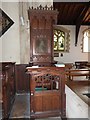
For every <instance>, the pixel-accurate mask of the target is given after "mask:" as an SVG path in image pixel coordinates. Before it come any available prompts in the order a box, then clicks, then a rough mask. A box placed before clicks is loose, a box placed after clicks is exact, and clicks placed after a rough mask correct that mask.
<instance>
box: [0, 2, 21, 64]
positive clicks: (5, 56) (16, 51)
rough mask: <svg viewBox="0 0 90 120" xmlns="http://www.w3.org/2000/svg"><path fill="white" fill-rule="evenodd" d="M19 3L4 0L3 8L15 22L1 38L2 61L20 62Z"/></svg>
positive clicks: (0, 59)
mask: <svg viewBox="0 0 90 120" xmlns="http://www.w3.org/2000/svg"><path fill="white" fill-rule="evenodd" d="M18 5H19V4H18V3H16V2H2V6H1V8H2V10H3V11H4V12H5V13H6V14H7V15H8V16H9V17H10V18H11V19H12V20H13V21H14V24H13V25H12V26H11V27H10V28H9V29H8V30H7V31H6V32H5V34H4V35H2V36H1V38H0V47H2V53H0V54H2V58H0V61H1V62H8V61H9V62H16V63H20V41H19V7H18Z"/></svg>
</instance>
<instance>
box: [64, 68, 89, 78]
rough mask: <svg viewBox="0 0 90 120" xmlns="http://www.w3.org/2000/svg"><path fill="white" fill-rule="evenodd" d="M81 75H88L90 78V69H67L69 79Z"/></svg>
mask: <svg viewBox="0 0 90 120" xmlns="http://www.w3.org/2000/svg"><path fill="white" fill-rule="evenodd" d="M80 76H86V77H88V78H89V79H90V69H69V70H67V71H66V77H67V79H69V80H73V78H74V77H80Z"/></svg>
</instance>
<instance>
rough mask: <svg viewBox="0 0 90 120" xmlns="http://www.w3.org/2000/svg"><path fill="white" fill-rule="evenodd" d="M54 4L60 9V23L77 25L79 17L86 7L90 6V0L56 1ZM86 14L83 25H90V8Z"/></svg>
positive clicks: (55, 7)
mask: <svg viewBox="0 0 90 120" xmlns="http://www.w3.org/2000/svg"><path fill="white" fill-rule="evenodd" d="M53 6H54V9H57V10H58V11H59V15H58V24H59V25H76V21H77V19H78V17H79V16H80V14H81V13H82V11H83V10H84V8H85V7H88V6H90V2H54V3H53ZM85 16H87V17H86V18H85V17H84V19H83V21H82V25H90V8H89V9H88V10H87V13H86V14H85Z"/></svg>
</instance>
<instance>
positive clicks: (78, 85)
mask: <svg viewBox="0 0 90 120" xmlns="http://www.w3.org/2000/svg"><path fill="white" fill-rule="evenodd" d="M66 85H67V86H68V87H69V88H70V89H71V90H72V91H74V92H75V93H76V94H77V95H78V96H79V97H80V98H81V99H82V100H83V101H84V102H85V103H87V104H88V105H89V106H90V98H88V97H87V96H86V95H84V94H86V93H90V91H89V88H90V81H70V80H69V81H67V82H66Z"/></svg>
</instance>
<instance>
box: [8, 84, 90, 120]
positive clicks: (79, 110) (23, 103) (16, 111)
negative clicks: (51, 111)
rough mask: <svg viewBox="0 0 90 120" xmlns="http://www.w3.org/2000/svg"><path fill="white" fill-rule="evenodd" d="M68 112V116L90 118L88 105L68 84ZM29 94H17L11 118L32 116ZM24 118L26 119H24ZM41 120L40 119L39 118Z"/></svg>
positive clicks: (48, 119)
mask: <svg viewBox="0 0 90 120" xmlns="http://www.w3.org/2000/svg"><path fill="white" fill-rule="evenodd" d="M65 90H66V114H67V118H68V120H69V118H85V120H88V119H87V118H88V115H89V113H88V109H90V108H89V107H88V105H87V104H86V103H85V102H84V101H83V100H82V99H80V98H79V97H78V96H77V95H76V94H75V93H74V92H73V91H72V90H71V89H70V88H69V87H67V86H66V89H65ZM29 100H30V96H29V94H22V95H16V99H15V102H14V105H13V108H12V111H11V115H10V118H30V102H29ZM52 119H53V120H54V119H55V120H60V117H58V118H46V119H40V120H52ZM23 120H24V119H23ZM37 120H39V119H37ZM70 120H71V119H70Z"/></svg>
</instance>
